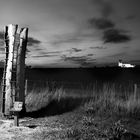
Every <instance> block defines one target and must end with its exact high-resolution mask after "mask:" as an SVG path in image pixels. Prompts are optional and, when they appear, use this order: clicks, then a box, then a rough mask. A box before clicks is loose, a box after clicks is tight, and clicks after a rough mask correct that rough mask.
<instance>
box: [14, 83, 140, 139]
mask: <svg viewBox="0 0 140 140" xmlns="http://www.w3.org/2000/svg"><path fill="white" fill-rule="evenodd" d="M52 87H53V88H52ZM26 111H27V113H26V114H24V116H23V117H25V118H28V117H31V118H33V120H32V121H30V122H28V121H27V122H25V123H23V124H22V125H23V126H28V129H29V128H30V131H31V135H28V136H27V134H26V136H25V134H24V137H25V138H27V137H28V138H30V139H41V140H43V139H93V140H94V139H95V140H96V139H97V140H98V139H108V140H111V138H112V139H113V138H120V137H125V136H124V135H123V134H124V133H125V132H126V127H127V125H126V126H125V127H124V125H122V122H124V124H126V122H128V121H129V120H138V119H139V116H140V95H139V93H138V92H137V94H134V88H133V85H131V84H129V85H127V86H126V85H119V84H116V83H102V84H101V83H97V82H96V83H91V84H89V85H86V86H81V87H80V88H77V89H76V88H74V89H72V88H64V87H63V86H58V87H57V86H54V85H53V86H51V88H50V87H49V85H48V83H47V82H46V84H40V86H37V85H36V84H33V85H32V86H28V91H27V95H26ZM42 118H44V119H42ZM46 118H47V119H46ZM48 119H50V120H49V121H48ZM126 120H127V121H126ZM48 126H49V127H50V128H51V129H52V128H53V129H52V130H50V131H48ZM60 127H61V128H60ZM138 127H139V128H140V126H138ZM34 128H35V129H34ZM54 128H55V129H54ZM129 128H130V126H129ZM129 128H128V130H129ZM33 129H34V131H35V132H34V131H33ZM28 131H29V130H28ZM130 131H131V130H130ZM22 136H23V135H18V136H17V135H16V136H15V139H16V138H18V139H21V137H22ZM128 137H132V134H130V136H128Z"/></svg>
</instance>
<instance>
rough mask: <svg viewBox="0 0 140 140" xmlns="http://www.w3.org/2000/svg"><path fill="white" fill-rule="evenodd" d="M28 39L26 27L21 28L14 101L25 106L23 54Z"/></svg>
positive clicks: (24, 53)
mask: <svg viewBox="0 0 140 140" xmlns="http://www.w3.org/2000/svg"><path fill="white" fill-rule="evenodd" d="M27 39H28V28H22V29H21V31H20V44H19V48H18V57H17V80H16V82H17V95H16V99H15V100H16V101H21V102H23V108H24V106H25V55H26V47H27Z"/></svg>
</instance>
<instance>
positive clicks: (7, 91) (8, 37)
mask: <svg viewBox="0 0 140 140" xmlns="http://www.w3.org/2000/svg"><path fill="white" fill-rule="evenodd" d="M17 27H18V26H17V25H12V24H10V25H8V26H6V27H5V44H6V64H5V65H6V68H5V71H4V72H5V73H4V76H3V78H4V79H3V81H4V82H3V107H2V108H3V109H2V113H3V114H4V115H6V116H9V115H10V109H11V108H12V105H13V101H12V70H13V69H12V68H13V56H14V46H15V36H16V32H17Z"/></svg>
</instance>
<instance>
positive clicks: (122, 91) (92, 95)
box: [0, 82, 140, 117]
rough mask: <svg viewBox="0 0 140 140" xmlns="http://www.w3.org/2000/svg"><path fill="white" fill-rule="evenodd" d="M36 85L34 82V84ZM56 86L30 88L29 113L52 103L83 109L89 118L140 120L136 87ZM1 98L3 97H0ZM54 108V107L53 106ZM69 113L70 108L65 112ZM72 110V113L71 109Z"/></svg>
mask: <svg viewBox="0 0 140 140" xmlns="http://www.w3.org/2000/svg"><path fill="white" fill-rule="evenodd" d="M34 83H35V82H34ZM56 85H57V84H56V83H55V82H52V83H51V82H45V83H44V82H43V83H41V82H40V83H36V84H30V83H29V86H28V91H27V95H26V98H25V104H26V110H27V112H33V111H37V110H40V109H41V108H44V107H47V106H48V105H50V104H51V103H52V102H55V103H56V104H57V105H59V110H60V109H61V106H60V105H62V108H64V107H70V106H71V107H73V106H72V105H71V104H74V106H76V103H77V106H80V105H81V106H82V107H83V108H84V110H85V112H87V114H90V115H92V114H94V115H95V114H97V115H101V116H102V115H117V116H125V117H126V116H128V117H129V116H130V117H139V115H140V94H139V92H137V95H136V96H135V95H134V88H133V84H124V85H122V84H116V83H98V82H95V83H90V84H88V85H86V86H83V85H82V86H81V87H80V88H79V87H78V88H77V89H75V88H74V89H72V88H68V89H67V88H63V85H61V86H56ZM0 97H1V94H0ZM53 105H54V104H53ZM65 110H67V108H65ZM68 110H69V109H68Z"/></svg>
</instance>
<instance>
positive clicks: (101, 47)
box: [90, 46, 106, 50]
mask: <svg viewBox="0 0 140 140" xmlns="http://www.w3.org/2000/svg"><path fill="white" fill-rule="evenodd" d="M90 49H99V50H102V49H106V47H103V46H96V47H90Z"/></svg>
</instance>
